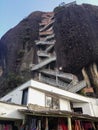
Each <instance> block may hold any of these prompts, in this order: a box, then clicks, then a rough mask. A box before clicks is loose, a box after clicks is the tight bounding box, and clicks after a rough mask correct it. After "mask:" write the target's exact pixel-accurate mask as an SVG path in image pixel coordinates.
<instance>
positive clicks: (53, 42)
mask: <svg viewBox="0 0 98 130" xmlns="http://www.w3.org/2000/svg"><path fill="white" fill-rule="evenodd" d="M54 44H55V40H53V41H52V42H49V41H36V45H54Z"/></svg>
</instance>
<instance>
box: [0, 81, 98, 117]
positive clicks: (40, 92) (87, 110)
mask: <svg viewBox="0 0 98 130" xmlns="http://www.w3.org/2000/svg"><path fill="white" fill-rule="evenodd" d="M27 87H29V90H28V100H27V103H32V104H37V105H41V106H45V93H48V94H51V95H57V96H58V97H59V99H60V109H61V110H68V111H71V109H70V101H71V102H72V103H73V105H74V107H82V108H83V114H89V115H91V116H97V117H98V112H97V110H98V109H97V108H98V99H97V100H96V99H92V98H88V97H84V96H80V95H78V94H74V93H71V92H68V91H65V90H62V89H59V88H56V87H53V86H50V85H47V84H44V83H40V82H37V81H34V80H30V81H28V82H26V83H25V84H23V85H21V86H19V87H18V88H17V89H15V90H14V91H12V92H10V93H8V94H7V95H6V96H4V97H3V98H1V101H7V100H8V99H10V98H12V101H11V102H13V103H16V104H21V100H22V90H23V89H25V88H27ZM96 109H97V110H96Z"/></svg>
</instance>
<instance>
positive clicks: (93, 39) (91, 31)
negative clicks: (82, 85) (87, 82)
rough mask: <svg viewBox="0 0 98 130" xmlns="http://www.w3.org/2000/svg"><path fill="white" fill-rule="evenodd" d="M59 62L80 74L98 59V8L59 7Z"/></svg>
mask: <svg viewBox="0 0 98 130" xmlns="http://www.w3.org/2000/svg"><path fill="white" fill-rule="evenodd" d="M55 18H56V19H55V23H54V30H55V37H56V52H57V64H58V66H62V68H63V71H65V72H71V73H74V74H77V72H79V71H80V70H81V69H82V68H83V67H84V66H88V65H89V64H91V63H92V62H97V61H98V7H96V6H91V5H85V4H83V5H74V6H73V5H72V6H71V5H70V6H69V7H58V8H56V9H55Z"/></svg>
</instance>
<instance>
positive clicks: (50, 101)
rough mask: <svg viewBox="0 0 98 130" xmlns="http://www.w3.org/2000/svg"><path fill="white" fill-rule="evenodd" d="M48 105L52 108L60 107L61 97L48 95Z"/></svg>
mask: <svg viewBox="0 0 98 130" xmlns="http://www.w3.org/2000/svg"><path fill="white" fill-rule="evenodd" d="M46 107H49V108H52V109H59V98H57V97H53V96H46Z"/></svg>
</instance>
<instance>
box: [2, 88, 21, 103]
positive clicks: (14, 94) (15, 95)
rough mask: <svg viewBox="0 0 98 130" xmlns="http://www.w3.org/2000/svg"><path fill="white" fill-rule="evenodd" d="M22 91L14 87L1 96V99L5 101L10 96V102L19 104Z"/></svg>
mask: <svg viewBox="0 0 98 130" xmlns="http://www.w3.org/2000/svg"><path fill="white" fill-rule="evenodd" d="M22 93H23V92H22V91H21V90H19V89H16V90H15V91H13V92H11V93H9V94H8V95H6V96H5V97H3V98H1V101H7V100H9V99H10V98H11V102H12V103H15V104H21V100H22Z"/></svg>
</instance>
